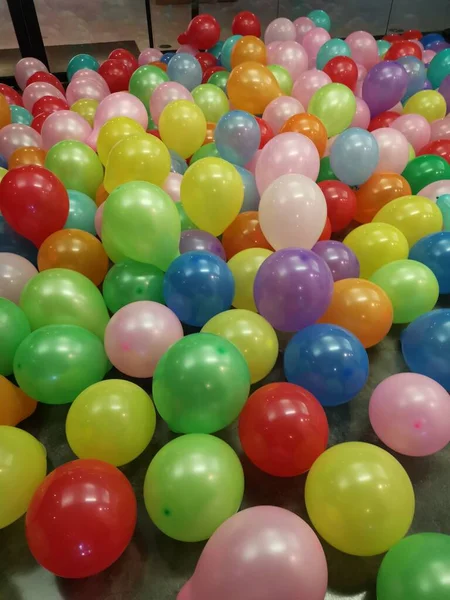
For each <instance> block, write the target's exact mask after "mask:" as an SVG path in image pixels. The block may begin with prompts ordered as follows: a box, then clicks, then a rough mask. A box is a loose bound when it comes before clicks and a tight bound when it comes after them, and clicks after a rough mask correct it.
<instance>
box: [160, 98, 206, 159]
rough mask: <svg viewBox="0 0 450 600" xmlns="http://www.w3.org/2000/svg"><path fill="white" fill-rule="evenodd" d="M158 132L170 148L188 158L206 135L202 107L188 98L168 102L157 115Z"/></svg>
mask: <svg viewBox="0 0 450 600" xmlns="http://www.w3.org/2000/svg"><path fill="white" fill-rule="evenodd" d="M158 126H159V134H160V136H161V139H162V141H163V142H164V143H165V144H166V146H167V147H168V148H169V149H170V150H175V152H178V154H179V155H180V156H182V157H183V158H189V157H190V156H192V155H193V154H194V152H195V151H196V150H198V149H199V148H200V146H201V145H202V144H203V142H204V140H205V137H206V119H205V115H204V114H203V112H202V109H201V108H200V107H198V106H197V105H196V104H194V103H193V102H190V101H189V100H176V101H175V102H169V104H168V105H167V106H166V107H165V108H164V110H163V111H162V113H161V116H160V117H159V123H158Z"/></svg>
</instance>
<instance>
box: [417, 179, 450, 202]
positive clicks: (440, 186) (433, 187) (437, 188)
mask: <svg viewBox="0 0 450 600" xmlns="http://www.w3.org/2000/svg"><path fill="white" fill-rule="evenodd" d="M448 193H450V179H439V180H438V181H435V182H433V183H430V184H429V185H426V186H425V187H424V188H422V189H421V190H420V192H419V195H420V196H425V198H429V199H430V200H431V201H432V202H437V201H438V200H439V198H440V197H441V196H443V195H445V194H448Z"/></svg>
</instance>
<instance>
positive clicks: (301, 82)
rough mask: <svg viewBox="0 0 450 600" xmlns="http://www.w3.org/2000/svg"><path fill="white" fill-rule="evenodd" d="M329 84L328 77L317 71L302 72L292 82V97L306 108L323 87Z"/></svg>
mask: <svg viewBox="0 0 450 600" xmlns="http://www.w3.org/2000/svg"><path fill="white" fill-rule="evenodd" d="M328 83H331V79H330V77H329V76H328V75H327V74H326V73H324V72H323V71H319V70H318V69H310V70H309V71H304V72H303V73H302V74H301V75H300V76H299V77H298V78H297V79H296V80H295V82H294V86H293V88H292V96H293V97H294V98H297V100H299V101H300V102H301V103H302V104H303V106H308V104H309V101H310V100H311V98H312V97H313V96H314V94H315V93H316V92H317V90H320V88H322V87H323V86H324V85H327V84H328Z"/></svg>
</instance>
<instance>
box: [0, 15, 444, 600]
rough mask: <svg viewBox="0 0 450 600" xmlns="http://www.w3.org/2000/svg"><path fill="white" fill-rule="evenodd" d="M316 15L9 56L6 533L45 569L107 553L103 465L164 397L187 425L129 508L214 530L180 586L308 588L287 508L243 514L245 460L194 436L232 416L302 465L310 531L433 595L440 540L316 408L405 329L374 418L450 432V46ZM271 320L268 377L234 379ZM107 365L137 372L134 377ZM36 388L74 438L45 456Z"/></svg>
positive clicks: (2, 518)
mask: <svg viewBox="0 0 450 600" xmlns="http://www.w3.org/2000/svg"><path fill="white" fill-rule="evenodd" d="M330 30H331V22H330V19H329V17H328V15H327V14H326V13H325V12H324V11H321V10H314V11H312V12H311V13H310V14H309V15H308V16H302V17H300V18H298V19H296V20H295V21H291V20H289V19H287V18H278V19H276V20H275V21H273V22H272V23H270V24H269V26H268V27H267V29H266V30H265V32H264V33H263V36H262V31H261V27H260V23H259V20H258V18H257V17H256V15H254V14H253V13H250V12H242V13H239V14H238V15H236V17H235V18H234V20H233V23H232V36H231V37H229V38H228V39H226V40H222V41H221V40H220V27H219V24H218V22H217V21H216V19H215V18H214V17H212V16H211V15H207V14H202V15H199V16H197V17H195V18H194V19H193V20H192V21H191V22H190V23H189V25H188V27H187V29H186V31H185V32H183V33H182V34H181V35H180V36H179V38H178V41H179V43H180V47H179V49H178V50H177V51H176V52H168V53H165V54H162V53H161V52H160V51H159V50H157V49H154V48H147V49H145V50H143V51H142V52H141V54H140V55H139V57H135V56H133V55H132V54H131V53H130V52H129V51H127V50H124V49H116V50H114V51H113V52H111V54H110V55H109V57H108V58H107V59H106V60H105V61H104V62H102V63H101V64H99V62H98V61H97V60H96V59H95V58H94V57H92V56H90V55H87V54H79V55H77V56H74V57H73V58H72V59H71V60H70V62H69V64H68V68H67V80H68V85H67V87H64V86H62V84H61V82H60V81H59V80H58V79H57V78H56V77H55V76H54V75H52V74H51V73H49V72H48V70H47V68H46V67H45V65H44V64H42V63H41V62H40V61H38V60H36V59H33V58H23V59H22V60H20V61H19V63H18V64H17V65H16V72H15V74H16V81H17V85H18V87H19V88H20V89H21V90H22V93H19V92H18V91H16V90H15V89H13V88H11V87H9V86H7V85H4V84H1V85H0V180H1V183H0V211H1V214H0V296H1V298H0V392H1V396H2V401H1V403H0V497H1V498H2V501H1V503H0V527H6V526H7V525H9V524H10V523H12V522H14V521H15V520H17V519H18V518H20V517H21V516H22V515H24V514H25V513H26V535H27V540H28V544H29V547H30V550H31V552H32V554H33V555H34V557H35V558H36V560H37V561H38V562H39V563H40V564H41V565H42V566H43V567H45V568H46V569H48V570H49V571H51V572H52V573H54V574H56V575H58V576H61V577H69V578H80V577H87V576H89V575H93V574H95V573H98V572H100V571H102V570H104V569H105V568H107V567H108V566H109V565H110V564H112V563H113V562H114V561H115V560H117V559H118V558H119V556H120V555H121V554H122V552H123V551H124V550H125V548H126V546H127V545H128V543H129V542H130V539H131V537H132V535H133V532H134V528H135V524H136V511H137V508H136V498H135V495H134V492H133V490H132V487H131V485H130V483H129V482H128V480H127V479H126V477H125V476H124V475H123V474H122V473H121V472H120V471H119V470H118V469H117V467H120V466H122V465H125V464H128V463H129V462H131V461H133V460H134V459H135V458H136V457H138V456H139V455H140V454H141V453H142V452H143V451H144V450H145V448H146V447H147V446H148V444H149V443H150V441H151V440H152V437H153V434H154V431H155V426H156V413H158V415H159V416H160V418H161V419H162V420H163V421H164V422H165V423H166V424H167V426H168V427H169V428H170V429H171V430H172V431H174V432H176V433H177V434H183V435H180V437H177V438H176V439H173V440H172V441H171V442H169V443H168V444H167V445H165V446H164V447H163V448H162V449H161V450H160V451H159V452H158V453H157V454H156V456H155V457H154V459H153V460H152V462H151V463H150V466H149V468H148V471H147V474H146V476H145V481H144V484H143V495H144V500H145V506H146V509H147V511H148V514H149V515H150V518H151V519H152V521H153V522H154V524H155V525H156V526H157V527H158V528H159V529H160V530H161V531H162V532H164V533H165V534H166V535H168V536H170V537H172V538H174V539H176V540H180V541H183V542H194V541H202V540H207V539H209V538H211V539H210V541H209V542H208V543H207V545H206V547H205V550H204V552H203V554H202V556H201V558H200V561H199V563H198V566H197V569H196V571H195V573H194V575H193V577H192V579H191V580H190V581H189V582H188V583H187V584H186V586H185V587H184V588H183V589H182V590H181V592H180V594H179V596H178V598H179V600H210V599H211V598H213V597H214V598H216V599H217V600H229V599H230V598H235V599H236V600H244V599H245V600H248V590H249V589H250V587H251V588H252V590H253V595H252V598H253V597H255V598H256V597H257V598H258V599H259V600H265V599H271V600H272V599H273V598H276V597H279V596H280V593H282V595H283V600H298V599H299V598H308V600H324V597H325V594H326V589H327V564H326V560H325V556H324V553H323V550H322V547H321V545H320V542H319V540H318V538H317V536H316V534H315V533H314V531H313V530H312V528H311V527H309V525H307V524H306V522H305V521H303V520H302V519H300V518H299V517H297V516H296V515H294V514H293V513H290V512H289V511H286V510H284V509H281V508H277V507H254V508H250V509H248V510H245V511H242V512H240V513H238V514H237V515H236V514H235V513H236V512H237V511H238V510H239V507H240V505H241V501H242V498H243V493H244V474H243V470H242V467H241V463H240V461H239V458H238V456H237V455H236V453H235V452H234V450H232V449H231V447H230V446H228V445H227V444H226V443H225V442H223V441H222V440H220V439H219V438H217V437H214V436H213V435H211V434H214V433H216V432H218V431H220V430H221V429H223V428H224V427H227V426H229V425H230V424H231V423H233V422H234V421H235V420H236V419H239V422H238V430H239V438H240V441H241V445H242V450H243V452H244V453H245V454H246V456H247V457H248V458H249V460H250V461H251V462H252V463H253V464H254V465H255V466H256V467H258V468H259V469H261V470H262V471H264V472H265V473H267V474H269V475H271V476H275V477H293V476H296V475H301V474H303V473H306V472H308V471H309V474H308V476H307V479H306V487H305V501H306V509H307V512H308V515H309V518H310V520H311V523H312V525H313V527H314V528H315V529H316V531H317V532H318V533H319V534H320V535H321V536H322V537H323V538H324V539H325V540H326V541H327V542H328V543H329V544H331V545H332V546H333V547H335V548H337V549H338V550H341V551H343V552H346V553H349V554H353V555H356V556H372V555H376V554H381V553H384V552H386V551H388V554H387V556H386V558H385V559H384V561H383V563H382V566H381V569H380V572H379V576H378V599H379V600H392V598H393V597H394V596H395V598H396V600H403V599H406V598H408V600H409V599H410V598H415V597H417V598H418V597H419V596H417V595H416V594H417V593H418V592H417V590H418V589H420V587H421V585H422V582H423V581H426V585H427V589H430V590H432V591H431V592H430V594H431V595H432V596H433V598H436V599H437V598H438V597H439V598H441V597H442V598H443V597H444V596H445V597H448V595H449V589H448V585H449V584H448V581H449V575H450V541H449V539H450V538H448V536H444V535H440V534H420V535H416V536H411V537H408V538H405V539H404V540H402V538H403V537H404V536H405V534H406V533H407V531H408V529H409V527H410V525H411V522H412V520H413V516H414V491H413V487H412V484H411V481H410V479H409V477H408V475H407V473H406V471H405V470H404V468H403V467H402V466H401V465H400V463H399V462H398V461H397V460H396V459H395V458H394V457H393V456H392V455H390V454H389V453H388V452H386V451H385V450H382V449H381V448H379V447H377V446H375V445H372V444H366V443H362V442H347V443H342V444H338V445H337V446H334V447H332V448H330V449H328V450H327V444H328V433H329V429H328V422H327V416H326V412H325V410H324V408H323V407H326V408H327V410H333V409H332V407H336V406H338V405H341V404H345V403H348V402H349V401H351V400H352V399H353V398H355V396H357V395H358V393H359V392H360V391H361V390H362V389H363V388H364V386H365V385H366V382H367V380H368V377H369V369H370V365H369V355H368V353H367V349H368V348H371V347H373V346H375V345H377V344H379V343H380V342H381V341H382V340H383V339H384V338H385V337H386V335H387V334H388V332H389V331H390V329H391V326H392V324H393V323H396V324H404V325H406V327H405V328H404V330H403V332H402V334H401V345H402V353H403V357H404V359H405V362H406V364H407V366H408V367H409V368H410V370H411V371H412V372H410V373H400V374H397V375H393V376H391V377H389V378H387V379H386V380H384V381H382V382H381V383H380V384H379V385H378V386H377V387H376V389H375V390H374V392H373V394H372V397H371V399H370V405H369V418H370V422H371V424H372V426H373V429H374V431H375V433H376V434H377V436H378V437H379V439H380V440H381V441H382V442H383V443H384V444H385V445H386V446H387V447H388V448H390V449H392V450H394V451H395V452H398V453H401V454H404V455H407V456H427V455H430V454H433V453H435V452H438V451H439V450H441V449H442V448H444V447H445V446H446V444H447V443H448V442H449V441H450V400H449V396H448V390H450V375H449V374H450V359H449V357H450V334H449V331H450V311H449V310H447V309H440V310H433V308H434V307H435V305H436V302H437V300H438V297H439V295H440V294H448V293H450V114H448V113H450V45H449V44H447V43H446V42H445V40H444V38H443V37H442V36H441V35H439V34H430V35H426V36H422V34H421V33H420V32H419V31H407V32H405V33H404V34H402V35H389V36H385V38H384V39H383V40H379V41H378V42H377V41H376V40H375V38H374V37H373V36H372V35H371V34H370V33H368V32H365V31H356V32H353V33H351V34H350V35H349V36H348V37H347V38H346V39H345V40H342V39H339V38H335V37H331V34H330ZM331 236H333V239H330V238H331ZM187 332H189V333H190V335H187ZM280 332H285V333H287V334H289V336H288V337H289V341H288V343H287V346H286V348H285V350H284V355H283V367H284V374H285V378H286V380H287V382H286V381H275V382H273V379H271V380H269V381H271V382H270V383H266V385H262V387H259V389H256V390H255V391H253V393H250V386H251V384H255V383H258V382H262V381H263V380H264V379H265V378H266V377H267V376H269V375H270V373H271V372H272V369H273V367H274V365H275V363H276V361H277V359H278V356H279V335H278V334H279V333H280ZM112 366H114V367H115V368H116V369H117V371H119V372H120V373H122V374H123V375H125V376H129V377H133V378H136V379H137V380H138V381H139V379H148V378H153V381H152V398H151V397H150V396H149V395H148V393H147V392H146V391H144V389H143V388H142V387H141V386H139V385H138V384H137V383H131V382H129V381H125V380H123V379H117V378H115V379H112V378H110V377H111V375H108V373H109V371H110V369H111V367H112ZM12 377H14V378H15V383H16V384H17V385H15V384H14V383H13V381H14V380H12ZM105 377H106V379H105ZM263 383H264V382H263ZM40 403H46V404H70V405H71V406H70V408H69V410H68V413H67V420H66V436H67V441H68V444H69V446H70V448H71V450H72V451H73V453H74V454H75V455H76V456H77V457H78V460H75V461H73V462H69V463H66V464H64V465H62V466H60V467H58V468H57V469H55V470H54V471H53V472H52V473H50V474H49V475H48V476H46V455H45V450H44V448H43V446H42V445H41V444H40V443H39V442H38V441H37V440H36V439H35V438H34V437H33V436H31V435H30V434H28V433H27V432H26V431H24V430H22V429H18V428H16V427H15V426H16V425H17V424H18V423H20V422H21V421H23V420H24V419H26V418H27V417H29V416H30V415H31V414H32V413H33V412H34V411H35V410H36V409H37V410H39V408H37V407H38V406H39V404H40ZM155 407H156V411H155ZM12 489H14V494H11V493H10V492H8V493H6V492H5V490H12ZM299 489H300V488H299ZM86 490H89V498H88V497H87V495H86ZM299 493H300V492H299ZM93 498H94V500H93ZM69 500H70V501H69ZM199 507H201V520H199V518H198V511H199ZM233 515H234V516H233ZM85 547H89V549H90V551H89V553H85V552H84V550H83V548H85ZM275 547H276V548H277V552H276V553H274V552H273V548H275ZM255 548H256V549H257V550H256V551H255ZM438 554H439V556H440V557H441V558H442V557H445V561H444V562H443V563H442V566H440V567H439V569H440V570H439V569H438V570H436V569H435V568H434V566H433V564H434V563H433V560H434V558H435V557H436V556H437V555H438ZM442 560H444V558H443V559H442ZM416 563H417V564H419V563H420V566H418V567H417V568H416V570H415V571H414V573H413V574H410V573H409V569H410V568H411V569H412V567H413V566H416ZM249 577H251V581H249ZM249 586H250V587H249ZM280 590H282V592H281V591H280ZM430 597H431V596H430Z"/></svg>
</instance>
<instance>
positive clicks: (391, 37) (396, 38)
mask: <svg viewBox="0 0 450 600" xmlns="http://www.w3.org/2000/svg"><path fill="white" fill-rule="evenodd" d="M383 40H386V41H387V42H391V44H393V43H394V42H401V41H402V40H403V38H402V36H401V35H399V34H398V33H389V34H388V35H385V36H383Z"/></svg>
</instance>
